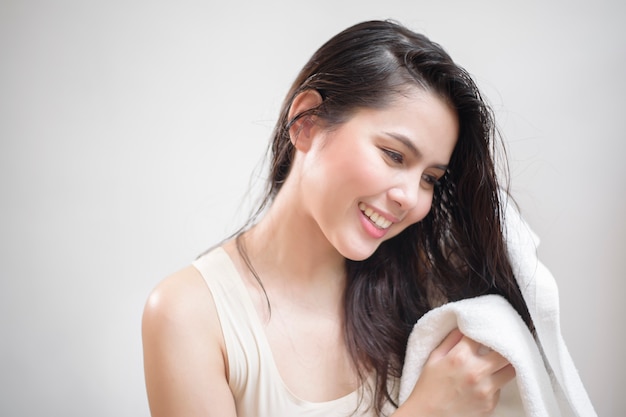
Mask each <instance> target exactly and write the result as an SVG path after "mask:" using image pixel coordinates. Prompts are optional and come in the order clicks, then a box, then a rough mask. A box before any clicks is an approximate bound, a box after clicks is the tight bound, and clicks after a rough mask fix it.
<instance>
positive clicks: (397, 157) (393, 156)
mask: <svg viewBox="0 0 626 417" xmlns="http://www.w3.org/2000/svg"><path fill="white" fill-rule="evenodd" d="M381 150H382V151H383V153H384V154H385V155H386V156H387V158H389V159H390V160H391V161H392V162H394V163H396V164H402V163H403V162H404V156H403V155H402V154H401V153H399V152H396V151H392V150H391V149H385V148H381Z"/></svg>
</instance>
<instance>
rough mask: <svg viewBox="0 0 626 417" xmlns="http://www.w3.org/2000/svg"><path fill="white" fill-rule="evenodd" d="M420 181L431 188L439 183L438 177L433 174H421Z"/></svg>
mask: <svg viewBox="0 0 626 417" xmlns="http://www.w3.org/2000/svg"><path fill="white" fill-rule="evenodd" d="M422 182H423V183H424V187H425V188H427V189H429V190H430V189H433V188H435V187H436V186H438V185H439V184H440V181H439V178H437V177H435V176H434V175H429V174H422Z"/></svg>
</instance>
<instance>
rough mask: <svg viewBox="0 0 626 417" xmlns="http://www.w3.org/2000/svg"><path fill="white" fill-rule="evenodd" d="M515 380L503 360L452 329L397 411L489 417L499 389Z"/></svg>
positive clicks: (509, 365) (434, 352)
mask: <svg viewBox="0 0 626 417" xmlns="http://www.w3.org/2000/svg"><path fill="white" fill-rule="evenodd" d="M514 377H515V370H514V369H513V366H512V365H511V364H510V363H509V362H508V361H507V360H506V359H505V358H503V357H502V356H501V355H500V354H498V353H497V352H494V351H492V350H490V349H487V348H485V347H484V346H483V345H481V344H480V343H478V342H476V341H474V340H472V339H470V338H468V337H466V336H464V335H463V334H462V333H461V332H460V331H459V330H458V329H455V330H453V331H452V332H450V334H448V336H446V338H445V339H444V340H443V341H442V342H441V344H440V345H439V346H438V347H437V348H436V349H435V350H433V351H432V353H431V354H430V356H429V358H428V361H427V362H426V364H425V365H424V368H423V370H422V373H421V375H420V377H419V379H418V381H417V383H416V384H415V388H414V389H413V392H412V393H411V395H410V396H409V398H408V399H407V401H406V402H405V403H404V404H403V405H402V406H401V407H400V409H399V410H398V411H400V410H401V409H402V411H406V413H405V412H401V413H399V414H400V415H413V416H418V415H425V416H432V417H434V416H440V417H444V416H446V417H452V416H454V417H456V416H463V417H485V416H489V415H491V413H492V412H493V410H494V408H495V406H496V405H497V403H498V399H499V396H500V389H501V388H502V387H503V386H504V385H505V384H506V383H507V382H509V381H511V380H512V379H513V378H514Z"/></svg>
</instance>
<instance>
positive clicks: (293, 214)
mask: <svg viewBox="0 0 626 417" xmlns="http://www.w3.org/2000/svg"><path fill="white" fill-rule="evenodd" d="M285 185H286V184H285ZM289 194H290V193H289V192H288V190H287V189H283V190H281V192H280V193H279V195H278V196H277V197H276V200H275V201H274V202H273V204H272V206H271V207H270V209H269V210H268V212H267V214H266V215H265V216H264V217H263V219H262V220H261V221H260V222H259V223H258V224H256V225H255V226H254V227H253V228H252V229H250V230H249V231H248V232H246V233H245V235H244V236H243V244H244V246H245V249H246V252H247V254H248V256H249V258H250V261H251V263H252V265H253V267H254V269H255V271H256V272H257V273H258V275H259V277H260V278H261V280H262V281H263V285H264V286H265V287H266V288H267V289H268V292H271V291H272V290H273V289H274V290H275V289H277V288H283V289H284V288H288V289H289V292H290V293H292V294H294V293H295V294H302V295H303V296H304V295H305V294H306V297H309V298H311V299H316V300H318V301H320V300H328V301H329V302H332V303H334V304H335V305H336V304H337V303H338V302H339V300H340V299H342V297H343V290H344V287H345V258H344V257H343V256H341V254H339V253H338V252H337V251H336V249H335V248H334V247H333V246H332V245H331V244H330V243H329V242H328V240H327V239H326V237H325V236H324V235H323V234H322V233H321V231H320V230H319V227H318V226H317V224H316V223H315V222H314V221H313V220H312V219H311V217H310V216H309V215H308V214H307V211H306V209H305V208H304V207H301V205H299V204H297V203H296V202H297V200H298V199H297V198H291V196H290V195H289Z"/></svg>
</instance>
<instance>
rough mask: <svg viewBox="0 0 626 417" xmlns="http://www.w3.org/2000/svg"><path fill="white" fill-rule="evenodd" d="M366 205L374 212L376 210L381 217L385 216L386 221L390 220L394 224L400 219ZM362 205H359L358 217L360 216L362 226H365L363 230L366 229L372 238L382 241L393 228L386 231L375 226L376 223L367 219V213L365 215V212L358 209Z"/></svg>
mask: <svg viewBox="0 0 626 417" xmlns="http://www.w3.org/2000/svg"><path fill="white" fill-rule="evenodd" d="M363 204H365V206H366V207H368V208H371V209H372V210H374V211H375V212H376V213H378V214H379V215H380V216H383V217H384V218H385V219H387V220H389V221H390V222H392V223H396V222H397V221H398V219H397V218H396V217H394V216H392V215H390V214H388V213H385V212H381V211H379V210H376V209H375V208H374V207H372V206H370V205H368V204H366V203H363ZM359 205H360V204H358V205H357V210H358V216H359V221H360V222H361V225H362V226H363V229H365V232H366V233H367V234H368V235H369V236H370V237H372V238H374V239H381V238H383V237H384V236H385V235H386V234H387V233H388V232H389V230H390V229H391V226H389V227H388V228H386V229H381V228H379V227H377V226H375V225H374V223H372V220H371V219H370V218H369V217H367V216H366V215H365V213H363V211H361V209H360V208H359V207H358V206H359Z"/></svg>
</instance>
